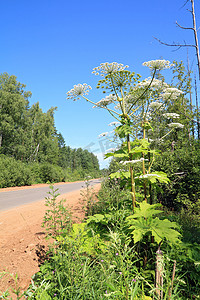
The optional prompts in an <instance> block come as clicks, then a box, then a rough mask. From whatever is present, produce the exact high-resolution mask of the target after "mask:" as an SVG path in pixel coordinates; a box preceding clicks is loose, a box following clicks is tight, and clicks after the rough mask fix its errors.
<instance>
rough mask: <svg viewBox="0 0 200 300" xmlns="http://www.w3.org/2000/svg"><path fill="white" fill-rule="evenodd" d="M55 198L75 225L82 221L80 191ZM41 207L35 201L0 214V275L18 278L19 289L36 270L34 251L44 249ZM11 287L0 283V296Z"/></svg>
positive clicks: (11, 282)
mask: <svg viewBox="0 0 200 300" xmlns="http://www.w3.org/2000/svg"><path fill="white" fill-rule="evenodd" d="M99 188H100V184H97V185H95V186H94V190H95V191H96V192H97V191H98V190H99ZM20 189H21V188H20ZM59 198H61V199H66V204H67V205H69V207H71V209H72V213H73V219H74V220H75V221H76V222H77V221H78V220H79V221H80V220H81V219H82V218H83V217H84V212H83V210H82V204H81V196H80V190H79V191H74V192H70V193H67V194H64V195H61V196H59ZM44 204H45V200H42V201H37V202H34V203H31V204H27V205H23V206H20V207H17V208H13V209H10V210H9V211H3V212H1V213H0V271H1V272H2V271H7V272H9V273H12V274H14V275H15V274H18V277H19V280H18V281H19V285H20V286H21V287H22V289H26V288H27V287H28V285H29V284H30V282H31V276H32V275H33V274H35V273H36V272H37V271H38V270H39V267H38V256H37V255H36V250H37V248H38V247H43V245H45V246H46V245H47V241H46V240H45V239H44V228H43V227H41V224H42V220H43V216H44V213H45V209H46V206H45V205H44ZM14 286H15V284H14V280H13V279H12V277H10V276H8V277H3V278H2V279H1V280H0V291H1V292H2V291H5V290H6V289H7V288H8V287H14ZM0 294H1V293H0Z"/></svg>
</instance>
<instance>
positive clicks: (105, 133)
mask: <svg viewBox="0 0 200 300" xmlns="http://www.w3.org/2000/svg"><path fill="white" fill-rule="evenodd" d="M108 134H109V132H103V133H101V134H100V135H99V136H98V137H99V138H101V137H103V136H107V135H108Z"/></svg>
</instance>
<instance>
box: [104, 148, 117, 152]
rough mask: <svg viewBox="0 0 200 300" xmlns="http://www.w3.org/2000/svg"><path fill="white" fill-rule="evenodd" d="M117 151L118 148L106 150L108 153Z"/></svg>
mask: <svg viewBox="0 0 200 300" xmlns="http://www.w3.org/2000/svg"><path fill="white" fill-rule="evenodd" d="M116 150H117V148H110V149H108V150H106V152H115V151H116Z"/></svg>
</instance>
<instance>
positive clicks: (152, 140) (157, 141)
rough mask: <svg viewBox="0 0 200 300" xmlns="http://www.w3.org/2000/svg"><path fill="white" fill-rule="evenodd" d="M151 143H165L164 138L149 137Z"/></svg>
mask: <svg viewBox="0 0 200 300" xmlns="http://www.w3.org/2000/svg"><path fill="white" fill-rule="evenodd" d="M149 143H156V144H162V143H163V138H160V139H159V138H157V139H149Z"/></svg>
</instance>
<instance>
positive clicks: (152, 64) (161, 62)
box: [142, 59, 173, 70]
mask: <svg viewBox="0 0 200 300" xmlns="http://www.w3.org/2000/svg"><path fill="white" fill-rule="evenodd" d="M142 65H143V66H146V67H149V68H150V69H151V70H154V69H157V70H163V69H170V67H171V66H173V64H170V61H169V60H165V59H156V60H150V61H146V62H144V63H143V64H142Z"/></svg>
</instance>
